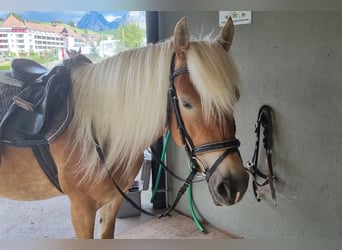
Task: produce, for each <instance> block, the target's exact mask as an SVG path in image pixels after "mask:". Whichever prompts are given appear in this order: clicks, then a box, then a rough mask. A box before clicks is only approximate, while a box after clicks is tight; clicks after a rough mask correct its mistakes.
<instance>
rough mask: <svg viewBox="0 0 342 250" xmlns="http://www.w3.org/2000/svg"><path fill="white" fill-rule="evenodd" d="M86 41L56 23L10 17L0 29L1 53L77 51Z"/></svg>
mask: <svg viewBox="0 0 342 250" xmlns="http://www.w3.org/2000/svg"><path fill="white" fill-rule="evenodd" d="M85 43H86V41H85V39H84V38H83V37H82V36H81V35H79V34H77V33H76V32H74V31H72V30H68V29H67V28H65V27H62V26H57V25H56V24H54V23H51V24H41V23H34V22H29V21H22V20H19V19H18V18H16V17H15V16H13V15H10V16H9V17H8V18H7V19H6V20H5V21H4V23H3V24H2V25H1V27H0V53H1V52H4V51H10V52H15V53H17V54H18V53H23V52H24V53H28V52H30V51H33V52H45V51H50V50H51V49H61V50H62V49H63V48H68V49H75V48H77V49H78V48H79V47H82V46H84V45H85Z"/></svg>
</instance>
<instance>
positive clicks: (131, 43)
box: [114, 23, 145, 50]
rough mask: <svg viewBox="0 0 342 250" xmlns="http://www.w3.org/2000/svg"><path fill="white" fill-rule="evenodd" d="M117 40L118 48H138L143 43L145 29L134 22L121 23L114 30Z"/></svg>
mask: <svg viewBox="0 0 342 250" xmlns="http://www.w3.org/2000/svg"><path fill="white" fill-rule="evenodd" d="M114 37H115V39H117V40H119V41H120V43H119V46H118V47H119V50H125V49H133V48H138V47H141V46H143V45H144V38H145V31H144V30H143V29H142V28H140V27H139V25H138V24H136V23H126V24H121V25H120V26H119V27H118V29H117V30H116V31H115V32H114Z"/></svg>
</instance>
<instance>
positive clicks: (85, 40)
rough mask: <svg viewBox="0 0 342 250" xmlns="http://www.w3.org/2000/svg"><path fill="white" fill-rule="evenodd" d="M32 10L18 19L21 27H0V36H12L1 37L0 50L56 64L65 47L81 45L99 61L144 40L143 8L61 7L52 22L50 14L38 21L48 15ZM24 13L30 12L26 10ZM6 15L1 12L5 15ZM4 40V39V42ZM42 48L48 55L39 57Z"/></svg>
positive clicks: (83, 51) (86, 53)
mask: <svg viewBox="0 0 342 250" xmlns="http://www.w3.org/2000/svg"><path fill="white" fill-rule="evenodd" d="M21 13H25V12H21ZM34 13H35V14H31V15H35V16H32V17H31V19H30V16H25V18H22V19H24V20H25V22H18V23H21V26H20V27H0V38H2V37H6V38H7V37H12V38H13V39H9V40H4V39H0V44H1V45H2V47H1V48H0V52H6V53H10V54H11V55H13V57H19V56H23V55H27V57H29V58H31V59H33V60H36V61H38V62H39V63H45V62H47V61H50V62H51V61H55V62H56V64H57V63H59V62H60V61H61V60H62V59H63V58H65V57H66V53H65V49H69V50H76V51H78V50H79V49H80V48H81V53H82V54H84V55H86V56H88V57H89V58H90V59H91V60H93V61H100V60H102V59H104V58H106V57H109V56H113V55H115V54H116V53H119V52H121V51H123V50H126V49H132V48H135V47H140V46H144V45H145V44H146V28H145V26H146V25H145V12H143V11H112V12H110V11H105V12H95V11H90V12H82V11H75V12H73V11H70V12H68V11H63V15H62V14H61V15H59V16H63V20H61V22H53V21H55V20H56V19H55V17H53V16H51V20H41V22H39V21H38V22H37V20H39V18H40V17H46V16H47V15H43V14H40V15H39V14H37V12H34ZM26 14H27V15H30V14H29V12H27V13H26ZM7 15H8V13H7V14H6V13H5V14H4V16H5V17H6V16H7ZM56 15H58V13H56ZM19 16H20V15H19ZM86 16H88V20H86ZM101 16H102V18H103V19H104V20H106V21H105V23H103V25H102V26H101V27H98V25H96V22H97V21H98V20H97V19H96V18H100V19H102V18H101ZM31 20H35V21H31ZM43 21H44V22H43ZM52 24H53V25H52ZM5 29H6V30H5ZM5 32H6V34H4V33H5ZM131 33H134V35H130V34H131ZM4 43H7V44H6V46H5V44H4ZM42 51H44V53H46V54H48V55H49V56H44V57H42V56H41V52H42ZM50 51H51V53H49V52H50ZM19 52H20V53H19ZM24 52H25V53H24ZM50 65H51V63H49V66H50Z"/></svg>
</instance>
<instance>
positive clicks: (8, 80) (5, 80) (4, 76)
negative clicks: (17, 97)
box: [0, 72, 24, 87]
mask: <svg viewBox="0 0 342 250" xmlns="http://www.w3.org/2000/svg"><path fill="white" fill-rule="evenodd" d="M11 75H12V74H11V72H3V73H0V83H2V84H7V85H10V86H16V87H22V86H23V85H24V82H22V81H20V80H18V79H15V78H12V76H11Z"/></svg>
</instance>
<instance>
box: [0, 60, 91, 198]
mask: <svg viewBox="0 0 342 250" xmlns="http://www.w3.org/2000/svg"><path fill="white" fill-rule="evenodd" d="M83 62H87V63H91V61H90V60H89V59H88V58H87V57H85V56H81V55H80V56H77V57H75V58H74V59H67V60H64V61H63V62H62V63H61V64H60V65H58V66H56V67H54V68H53V69H52V70H51V71H49V70H48V69H47V68H45V67H44V66H42V65H40V64H38V63H36V62H34V61H32V60H28V59H15V60H13V62H12V72H11V74H8V73H6V76H9V75H10V76H11V77H13V78H15V79H18V80H19V81H21V82H24V84H23V86H22V87H18V85H17V86H13V85H8V84H1V83H0V111H2V110H5V112H4V115H2V112H0V145H1V143H7V144H10V145H12V146H16V147H31V148H32V152H33V154H34V156H35V158H36V160H37V161H38V163H39V165H40V166H41V168H42V170H43V171H44V173H45V174H46V176H47V177H48V178H49V180H50V181H51V183H52V184H53V185H54V186H55V187H56V188H57V189H58V190H59V191H60V192H63V191H62V189H61V187H60V184H59V180H58V171H57V166H56V163H55V161H54V159H53V157H52V155H51V153H50V150H49V143H51V142H52V141H53V140H55V139H56V138H57V137H58V136H59V135H60V134H61V133H62V132H63V131H64V130H65V129H66V127H67V126H68V124H69V122H70V120H71V117H72V115H73V108H72V102H71V93H70V92H71V91H70V89H71V88H70V86H71V78H70V71H71V68H72V66H73V65H77V64H78V63H83ZM5 85H6V86H5ZM9 98H10V99H9ZM0 157H1V150H0ZM0 160H1V158H0Z"/></svg>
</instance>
